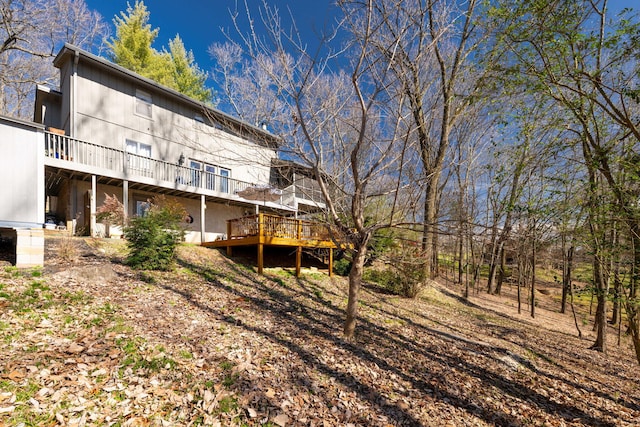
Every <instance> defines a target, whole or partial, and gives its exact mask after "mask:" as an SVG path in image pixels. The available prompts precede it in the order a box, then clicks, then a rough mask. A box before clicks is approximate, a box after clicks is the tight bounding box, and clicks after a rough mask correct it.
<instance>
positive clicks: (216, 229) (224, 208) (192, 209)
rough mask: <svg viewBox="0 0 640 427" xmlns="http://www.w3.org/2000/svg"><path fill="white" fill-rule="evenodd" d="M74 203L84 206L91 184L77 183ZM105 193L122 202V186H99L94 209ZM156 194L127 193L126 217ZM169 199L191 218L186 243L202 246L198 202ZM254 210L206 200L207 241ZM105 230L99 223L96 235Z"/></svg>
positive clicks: (83, 219) (79, 223)
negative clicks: (231, 222) (228, 221)
mask: <svg viewBox="0 0 640 427" xmlns="http://www.w3.org/2000/svg"><path fill="white" fill-rule="evenodd" d="M76 185H77V189H78V191H77V200H76V203H77V205H78V206H83V204H84V196H85V194H86V193H87V191H90V190H91V183H90V182H86V181H77V182H76ZM105 194H108V195H110V196H111V195H114V194H115V195H116V197H117V198H118V200H120V201H121V202H122V201H123V199H122V187H116V186H108V185H103V184H98V187H97V192H96V206H97V207H98V208H99V207H100V206H102V204H104V201H105ZM154 195H155V194H154V193H150V192H143V191H136V190H129V212H128V215H129V217H132V216H134V215H135V214H136V211H135V209H136V201H137V200H140V201H146V200H149V199H151V198H153V196H154ZM167 197H168V198H171V199H175V200H177V201H178V202H180V203H181V204H182V205H183V206H184V208H185V209H186V211H187V213H188V214H189V215H191V217H193V223H191V224H189V225H187V232H186V235H185V241H187V242H188V243H201V242H200V240H201V230H200V219H201V217H200V211H201V210H200V200H196V199H189V198H182V197H173V196H167ZM247 212H251V213H253V212H254V211H253V210H252V208H251V207H242V206H234V205H227V204H226V203H215V202H212V201H208V202H207V203H206V210H205V230H206V237H205V240H206V241H212V240H216V239H217V238H220V237H222V236H224V235H226V233H227V220H229V219H234V218H238V217H241V216H243V215H244V214H245V213H247ZM84 221H85V217H84V214H81V215H79V216H78V227H83V226H84ZM104 230H105V227H104V225H100V224H98V231H99V234H103V233H104Z"/></svg>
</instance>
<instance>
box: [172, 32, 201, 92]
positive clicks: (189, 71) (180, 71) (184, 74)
mask: <svg viewBox="0 0 640 427" xmlns="http://www.w3.org/2000/svg"><path fill="white" fill-rule="evenodd" d="M169 54H170V55H171V61H172V62H173V80H174V82H175V85H176V89H177V90H178V92H180V93H184V94H185V95H187V96H189V97H191V98H193V99H197V100H199V101H202V102H209V101H211V98H212V95H211V89H209V88H207V86H206V81H207V73H205V72H204V71H202V70H201V69H200V67H198V65H197V64H196V63H195V59H194V57H193V52H192V51H190V50H189V51H188V50H187V49H185V47H184V43H183V42H182V39H181V38H180V36H179V35H176V36H175V38H174V39H173V40H170V41H169Z"/></svg>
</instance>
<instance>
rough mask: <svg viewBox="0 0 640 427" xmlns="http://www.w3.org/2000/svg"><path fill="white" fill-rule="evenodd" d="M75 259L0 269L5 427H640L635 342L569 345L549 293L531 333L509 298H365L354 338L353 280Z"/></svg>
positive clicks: (51, 242) (364, 294)
mask: <svg viewBox="0 0 640 427" xmlns="http://www.w3.org/2000/svg"><path fill="white" fill-rule="evenodd" d="M68 244H69V243H68V241H66V240H64V239H54V238H48V239H47V254H48V255H47V261H46V266H45V268H44V271H31V272H26V271H16V270H15V269H12V268H5V269H4V271H0V284H1V285H2V286H1V289H0V306H1V309H2V311H1V317H0V332H1V334H2V340H0V425H7V426H14V425H68V426H80V425H105V426H106V425H121V426H124V425H134V426H146V425H158V426H168V425H176V426H177V425H213V426H236V425H237V426H243V425H246V426H487V425H500V426H636V425H640V389H639V385H638V364H637V362H636V361H635V360H634V359H633V355H632V352H631V349H630V343H629V340H628V338H627V337H625V336H622V341H621V344H620V345H619V346H618V344H617V336H616V335H615V332H616V330H615V329H614V328H611V330H610V333H609V349H608V353H607V354H602V353H598V352H595V351H593V350H589V347H590V345H591V344H592V342H593V335H592V332H591V326H592V325H591V323H590V321H591V318H589V317H588V316H586V314H585V313H584V310H585V308H581V310H583V311H581V312H580V313H579V320H580V322H581V323H580V326H581V328H582V331H583V333H584V334H585V336H584V337H583V338H582V339H579V338H577V333H576V329H575V325H574V322H573V317H572V316H571V315H570V314H564V315H561V314H559V313H557V306H559V302H558V299H557V295H555V291H556V290H554V289H550V290H549V292H547V293H548V295H545V294H542V293H540V294H539V297H540V298H539V301H538V307H537V315H536V317H535V318H531V317H530V316H529V314H528V311H527V308H526V307H523V313H522V314H518V313H517V307H516V306H515V300H514V295H515V289H514V287H509V286H507V287H506V288H505V289H504V292H503V295H502V296H491V295H487V294H485V293H482V292H480V293H477V294H472V295H471V297H470V298H469V299H468V300H464V299H463V298H461V297H460V295H461V291H462V290H461V288H460V287H459V285H453V284H450V283H446V282H443V283H434V284H433V285H432V286H430V287H429V288H428V289H426V290H425V292H424V293H423V294H422V296H421V298H418V299H414V300H411V299H405V298H400V297H398V296H394V295H389V294H386V293H384V292H380V290H379V289H378V288H377V287H375V286H370V285H365V286H364V287H363V288H362V290H361V298H360V301H361V302H360V304H359V321H358V325H357V336H356V339H355V340H353V341H347V340H345V339H344V338H343V337H342V332H341V327H342V322H343V321H344V308H345V305H346V300H347V291H348V289H347V281H346V279H345V278H341V277H334V278H329V277H327V274H326V271H323V270H321V269H320V270H318V269H317V268H313V269H305V270H304V274H303V277H301V278H295V277H294V276H293V275H292V273H291V270H290V269H282V268H275V267H274V268H267V269H266V274H265V275H263V276H259V275H257V274H256V273H255V271H254V270H255V269H254V268H253V266H252V265H250V264H244V263H236V262H235V261H236V260H234V259H229V258H227V257H226V256H225V255H224V254H223V252H219V251H217V250H208V249H204V248H200V247H194V246H184V247H181V248H180V251H179V261H178V264H177V267H176V269H175V271H172V272H164V273H162V272H142V271H134V270H131V269H130V268H129V267H127V266H126V265H124V264H123V263H122V254H123V247H122V244H121V243H120V242H113V241H108V240H91V239H77V240H76V239H74V240H73V242H72V244H71V245H72V247H73V248H75V256H73V257H66V258H60V257H59V256H58V255H59V254H60V253H62V252H65V253H66V252H69V251H67V250H65V251H61V247H64V246H65V245H68ZM72 252H73V251H72ZM586 309H587V310H588V307H587V308H586ZM583 322H586V323H583Z"/></svg>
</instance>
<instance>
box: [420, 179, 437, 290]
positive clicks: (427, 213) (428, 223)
mask: <svg viewBox="0 0 640 427" xmlns="http://www.w3.org/2000/svg"><path fill="white" fill-rule="evenodd" d="M427 176H428V177H429V178H428V180H429V182H428V184H427V190H426V195H425V200H424V226H423V229H422V251H423V253H424V272H425V277H428V278H431V279H433V278H435V277H436V272H437V266H436V261H434V258H435V257H436V256H437V250H436V246H437V244H438V239H437V227H436V221H437V206H436V205H437V202H438V181H439V180H440V170H439V169H436V170H432V171H428V174H427Z"/></svg>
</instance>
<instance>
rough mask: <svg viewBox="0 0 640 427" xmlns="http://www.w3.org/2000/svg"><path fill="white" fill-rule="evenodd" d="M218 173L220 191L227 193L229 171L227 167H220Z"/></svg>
mask: <svg viewBox="0 0 640 427" xmlns="http://www.w3.org/2000/svg"><path fill="white" fill-rule="evenodd" d="M218 174H219V175H220V192H221V193H228V192H229V176H231V171H230V170H229V169H223V168H220V170H219V171H218Z"/></svg>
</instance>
